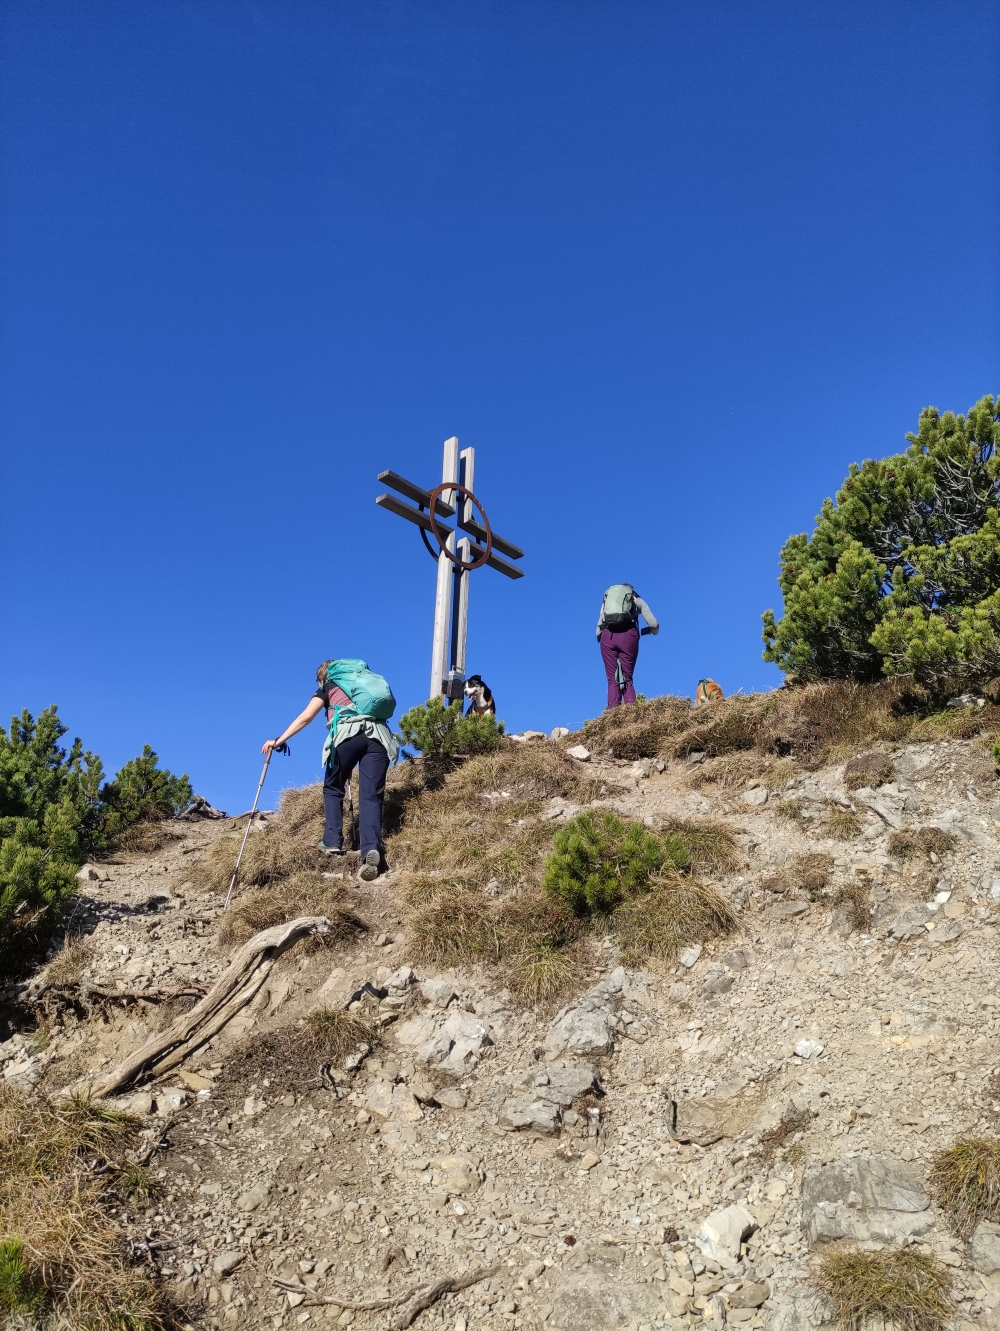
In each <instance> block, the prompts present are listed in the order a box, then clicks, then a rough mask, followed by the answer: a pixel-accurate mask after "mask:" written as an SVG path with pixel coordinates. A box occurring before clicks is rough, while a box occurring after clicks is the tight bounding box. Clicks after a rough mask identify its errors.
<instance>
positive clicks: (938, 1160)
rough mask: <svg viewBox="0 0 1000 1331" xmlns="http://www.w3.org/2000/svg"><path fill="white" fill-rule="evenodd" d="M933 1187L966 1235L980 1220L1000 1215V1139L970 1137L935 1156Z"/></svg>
mask: <svg viewBox="0 0 1000 1331" xmlns="http://www.w3.org/2000/svg"><path fill="white" fill-rule="evenodd" d="M930 1183H931V1189H932V1190H933V1193H934V1198H935V1200H936V1201H937V1204H938V1205H939V1206H940V1207H941V1210H942V1211H944V1212H945V1214H946V1215H947V1216H948V1218H949V1220H950V1221H951V1223H952V1225H953V1226H954V1228H955V1231H956V1232H957V1233H958V1234H960V1235H961V1236H962V1237H963V1238H968V1237H969V1235H970V1234H971V1233H972V1231H973V1230H974V1229H975V1227H976V1226H977V1225H978V1224H979V1222H980V1220H997V1219H1000V1140H998V1139H997V1138H996V1137H967V1138H966V1139H965V1140H964V1141H960V1142H956V1144H955V1145H954V1146H952V1147H950V1148H949V1149H948V1150H947V1151H942V1152H941V1153H940V1154H939V1155H937V1156H936V1157H935V1159H934V1163H933V1164H932V1166H931V1173H930Z"/></svg>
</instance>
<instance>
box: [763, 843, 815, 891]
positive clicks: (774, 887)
mask: <svg viewBox="0 0 1000 1331" xmlns="http://www.w3.org/2000/svg"><path fill="white" fill-rule="evenodd" d="M832 874H833V859H832V858H831V857H830V856H829V855H823V854H822V853H820V852H814V853H813V854H811V855H800V856H799V858H798V859H797V860H792V862H791V863H790V864H786V865H785V867H784V868H783V869H782V870H781V872H780V873H777V874H774V875H773V876H772V877H771V878H767V879H765V880H764V883H763V884H762V886H763V887H764V888H765V889H766V891H768V892H774V893H776V894H778V895H780V896H783V895H784V894H785V893H786V892H802V893H804V894H805V895H806V896H807V897H808V898H809V900H810V901H817V900H820V899H821V898H822V896H823V893H824V891H825V890H826V888H827V886H828V885H829V882H830V878H831V876H832Z"/></svg>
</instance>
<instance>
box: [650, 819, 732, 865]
mask: <svg viewBox="0 0 1000 1331" xmlns="http://www.w3.org/2000/svg"><path fill="white" fill-rule="evenodd" d="M656 830H657V831H658V832H659V834H660V835H661V836H676V837H678V838H679V839H680V840H681V841H682V842H683V843H684V846H685V848H686V850H687V853H688V861H689V864H690V867H691V870H692V872H693V873H707V872H709V871H713V872H715V873H723V874H725V873H733V872H735V870H737V869H738V868H739V867H740V866H741V865H742V864H743V852H742V850H741V849H740V845H739V842H738V841H737V840H736V838H735V836H734V835H733V833H732V832H731V831H730V830H729V828H728V827H726V825H725V824H724V823H713V822H709V821H707V820H705V821H701V822H694V821H688V820H686V819H682V818H669V819H667V821H666V822H664V823H663V824H662V826H660V827H658V828H657V829H656Z"/></svg>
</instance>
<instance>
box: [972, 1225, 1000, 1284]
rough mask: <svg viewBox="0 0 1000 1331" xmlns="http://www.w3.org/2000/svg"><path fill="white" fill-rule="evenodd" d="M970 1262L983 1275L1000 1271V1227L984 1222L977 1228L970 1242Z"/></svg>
mask: <svg viewBox="0 0 1000 1331" xmlns="http://www.w3.org/2000/svg"><path fill="white" fill-rule="evenodd" d="M969 1260H970V1261H971V1262H972V1265H973V1266H974V1267H975V1268H976V1270H977V1271H982V1273H983V1275H987V1276H991V1275H993V1274H994V1273H995V1272H996V1271H1000V1225H995V1224H993V1223H992V1222H991V1221H989V1220H983V1221H981V1222H980V1223H979V1224H978V1225H977V1226H976V1229H975V1232H974V1233H973V1235H972V1238H971V1239H970V1240H969Z"/></svg>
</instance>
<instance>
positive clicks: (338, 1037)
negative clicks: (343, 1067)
mask: <svg viewBox="0 0 1000 1331" xmlns="http://www.w3.org/2000/svg"><path fill="white" fill-rule="evenodd" d="M305 1042H306V1044H308V1045H309V1047H310V1050H311V1052H313V1053H316V1054H318V1055H319V1056H320V1057H321V1058H323V1059H325V1060H326V1061H327V1062H330V1063H339V1062H340V1060H341V1059H343V1058H346V1057H347V1055H348V1054H353V1053H354V1051H355V1050H356V1049H357V1048H358V1046H359V1045H363V1044H366V1045H368V1046H369V1048H374V1047H375V1045H377V1044H378V1037H377V1035H376V1033H375V1029H374V1027H373V1026H372V1025H371V1024H370V1022H367V1021H365V1019H364V1018H363V1017H359V1016H356V1015H355V1013H353V1012H345V1011H344V1010H343V1009H342V1008H329V1007H323V1008H317V1009H316V1011H315V1012H310V1014H309V1016H308V1017H307V1018H306V1030H305Z"/></svg>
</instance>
